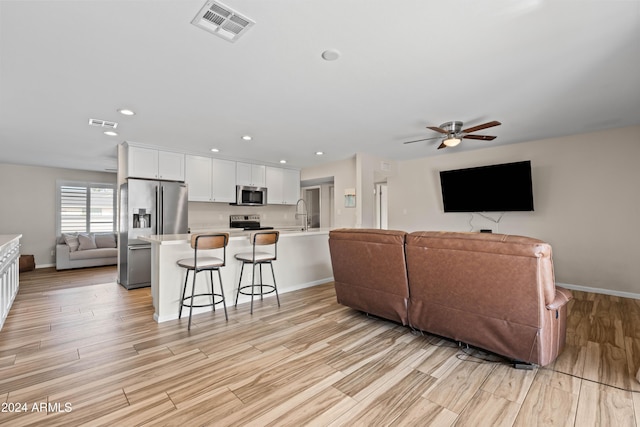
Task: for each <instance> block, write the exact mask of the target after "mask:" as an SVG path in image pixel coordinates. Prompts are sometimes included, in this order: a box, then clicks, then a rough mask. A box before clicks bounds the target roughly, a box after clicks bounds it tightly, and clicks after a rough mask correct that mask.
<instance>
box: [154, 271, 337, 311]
mask: <svg viewBox="0 0 640 427" xmlns="http://www.w3.org/2000/svg"><path fill="white" fill-rule="evenodd" d="M328 282H333V276H331V277H327V278H324V279H320V280H314V281H311V282H307V283H301V284H299V285H296V286H291V287H287V288H285V289H282V290H279V292H278V293H279V294H280V295H282V294H286V293H287V292H293V291H299V290H300V289H305V288H310V287H312V286H318V285H322V284H324V283H328ZM228 301H232V299H228ZM250 301H251V297H249V296H246V295H242V296H240V298H239V299H238V304H243V303H248V302H250ZM230 307H233V305H227V309H229V308H230ZM216 310H222V306H218V307H216ZM210 311H211V308H210V307H194V309H193V314H199V313H206V312H210ZM188 316H189V315H187V317H188ZM182 317H183V318H184V314H183V316H182ZM177 318H178V313H175V314H171V315H168V316H162V317H159V316H158V315H157V314H155V313H154V314H153V320H155V321H156V322H158V323H162V322H168V321H170V320H176V319H177Z"/></svg>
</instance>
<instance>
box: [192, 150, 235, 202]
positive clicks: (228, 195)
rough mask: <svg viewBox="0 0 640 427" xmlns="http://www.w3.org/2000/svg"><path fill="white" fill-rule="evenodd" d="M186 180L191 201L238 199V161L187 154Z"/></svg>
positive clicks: (229, 200) (232, 200) (228, 200)
mask: <svg viewBox="0 0 640 427" xmlns="http://www.w3.org/2000/svg"><path fill="white" fill-rule="evenodd" d="M185 163H186V173H185V177H186V179H185V182H186V183H187V185H188V187H189V201H192V202H228V203H233V202H235V201H236V182H235V176H236V162H234V161H231V160H221V159H213V158H211V157H203V156H191V155H187V156H186V159H185Z"/></svg>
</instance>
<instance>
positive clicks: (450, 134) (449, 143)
mask: <svg viewBox="0 0 640 427" xmlns="http://www.w3.org/2000/svg"><path fill="white" fill-rule="evenodd" d="M501 124H502V123H500V122H497V121H495V120H494V121H492V122H487V123H483V124H481V125H478V126H472V127H470V128H467V129H462V126H463V125H464V123H462V122H459V121H452V122H445V123H443V124H441V125H440V126H439V127H437V126H427V129H431V130H433V131H436V132H438V133H440V134H442V135H439V136H434V137H432V138H424V139H417V140H415V141H407V142H405V144H412V143H414V142H419V141H428V140H430V139H438V138H442V143H441V144H440V145H439V146H438V150H439V149H441V148H446V147H455V146H456V145H458V144H460V142H461V141H462V139H479V140H481V141H493V140H494V139H496V137H495V136H491V135H470V134H471V133H473V132H477V131H479V130H483V129H487V128H491V127H494V126H499V125H501Z"/></svg>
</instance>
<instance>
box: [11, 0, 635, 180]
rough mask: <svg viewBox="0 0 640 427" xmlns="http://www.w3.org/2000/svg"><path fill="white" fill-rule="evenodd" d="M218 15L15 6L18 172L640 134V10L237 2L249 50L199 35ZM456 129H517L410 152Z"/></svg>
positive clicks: (95, 3) (297, 159)
mask: <svg viewBox="0 0 640 427" xmlns="http://www.w3.org/2000/svg"><path fill="white" fill-rule="evenodd" d="M204 3H205V0H196V1H191V0H188V1H185V0H178V1H168V0H156V1H151V0H148V1H142V0H138V1H136V0H131V1H113V0H108V1H100V0H82V1H80V0H78V1H51V0H48V1H7V0H1V1H0V61H1V62H0V73H1V74H0V145H1V150H0V163H15V164H27V165H41V166H52V167H67V168H75V169H87V170H98V171H103V170H108V169H113V168H115V167H116V145H117V144H119V143H121V142H123V141H132V142H138V143H143V144H150V145H157V146H161V147H167V148H173V149H180V150H184V151H186V152H192V153H195V154H198V153H200V154H207V155H209V154H211V152H210V151H209V150H210V149H211V148H218V149H219V150H220V152H219V153H218V154H217V156H219V157H227V158H238V159H246V160H254V161H259V162H263V163H273V164H278V162H279V161H280V160H281V159H286V160H287V165H288V166H291V167H297V168H301V167H307V166H312V165H316V164H321V163H326V162H329V161H335V160H340V159H345V158H348V157H351V156H353V154H354V153H356V152H364V153H369V154H372V155H376V156H380V157H384V158H389V159H399V160H401V159H410V158H416V157H424V156H430V155H439V154H442V153H443V152H449V153H450V152H455V151H461V150H469V149H475V148H480V147H489V146H497V145H501V144H511V143H517V142H523V141H532V140H539V139H545V138H550V137H557V136H563V135H569V134H576V133H583V132H590V131H595V130H602V129H608V128H617V127H624V126H630V125H638V124H640V0H627V1H622V0H620V1H616V0H597V1H596V0H581V1H575V0H573V1H569V0H554V1H549V0H475V1H474V0H447V1H444V0H442V1H427V0H412V1H409V0H405V1H396V2H389V1H384V2H383V1H380V0H349V1H344V0H342V1H338V0H322V1H313V2H312V1H295V0H269V1H255V0H254V1H251V0H223V3H224V4H226V5H227V6H229V7H230V8H232V9H235V10H236V11H238V12H240V13H241V14H243V15H245V16H247V17H249V18H251V19H253V20H254V21H255V22H256V23H255V25H254V26H253V27H251V28H250V29H249V30H248V31H247V32H246V34H244V35H243V36H242V37H241V38H239V39H238V40H237V41H235V42H234V43H231V42H229V41H227V40H224V39H222V38H220V37H217V36H215V35H212V34H210V33H209V32H206V31H204V30H202V29H200V28H197V27H196V26H194V25H191V20H192V19H193V18H194V17H195V16H196V14H197V13H198V12H199V10H200V9H201V8H202V6H203V5H204ZM328 49H336V50H338V51H339V53H340V57H339V59H337V60H335V61H326V60H324V59H323V58H322V56H321V55H322V52H324V51H325V50H328ZM120 108H130V109H132V110H134V111H135V112H136V115H135V116H133V117H125V116H122V115H120V114H119V113H118V112H117V110H118V109H120ZM91 118H93V119H101V120H107V121H115V122H117V123H118V126H117V129H116V131H117V132H118V135H117V136H106V135H104V134H103V130H104V129H102V128H100V127H93V126H89V125H88V121H89V119H91ZM449 120H460V121H463V122H465V127H467V126H473V125H477V124H480V123H484V122H487V121H490V120H498V121H500V122H502V125H501V126H499V127H495V128H491V129H487V130H485V131H481V132H478V133H479V134H489V135H496V136H497V138H496V139H495V140H494V141H490V142H489V141H475V140H465V141H464V142H463V143H462V144H460V145H459V146H457V147H455V148H448V149H446V150H436V147H437V146H438V145H439V144H440V141H439V140H431V141H424V142H419V143H415V144H407V145H405V144H403V142H404V141H409V140H415V139H420V138H428V137H431V136H434V135H435V133H434V132H433V131H430V130H428V129H426V126H438V125H440V124H441V123H443V122H445V121H449ZM243 135H251V136H252V137H253V140H251V141H249V142H247V141H243V140H242V139H241V137H242V136H243ZM603 143H606V141H603ZM316 151H323V152H324V153H325V155H324V156H316V155H315V152H316Z"/></svg>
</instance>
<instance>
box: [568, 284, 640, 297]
mask: <svg viewBox="0 0 640 427" xmlns="http://www.w3.org/2000/svg"><path fill="white" fill-rule="evenodd" d="M556 285H557V286H560V287H562V288H567V289H571V290H575V291H582V292H593V293H595V294H604V295H612V296H615V297H623V298H632V299H640V294H636V293H632V292H622V291H616V290H613V289H602V288H590V287H588V286H580V285H572V284H570V283H560V282H556Z"/></svg>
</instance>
